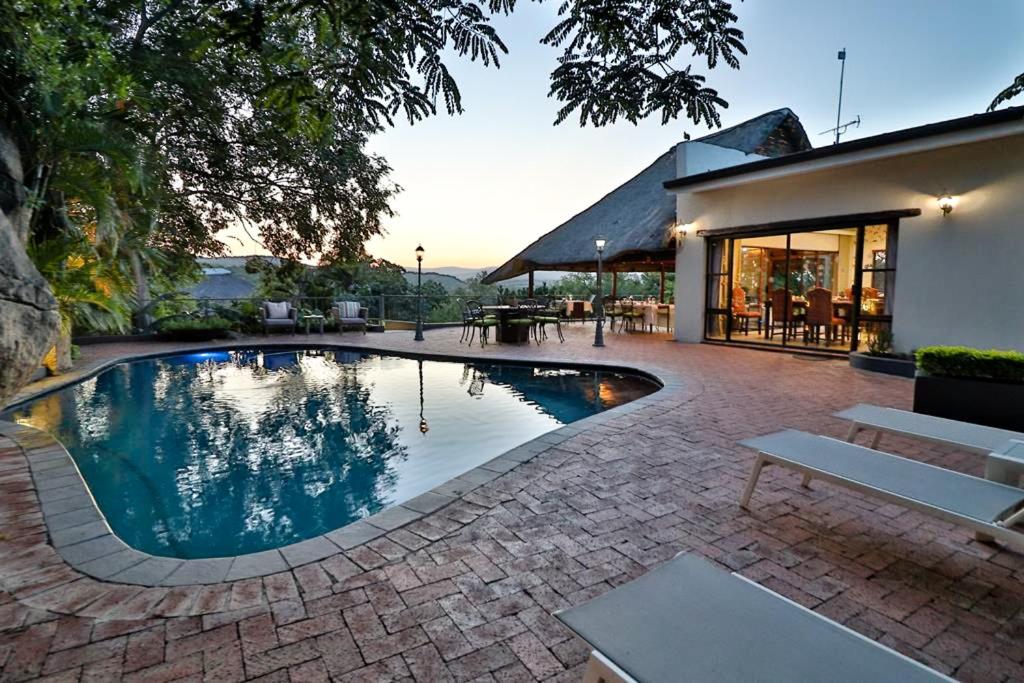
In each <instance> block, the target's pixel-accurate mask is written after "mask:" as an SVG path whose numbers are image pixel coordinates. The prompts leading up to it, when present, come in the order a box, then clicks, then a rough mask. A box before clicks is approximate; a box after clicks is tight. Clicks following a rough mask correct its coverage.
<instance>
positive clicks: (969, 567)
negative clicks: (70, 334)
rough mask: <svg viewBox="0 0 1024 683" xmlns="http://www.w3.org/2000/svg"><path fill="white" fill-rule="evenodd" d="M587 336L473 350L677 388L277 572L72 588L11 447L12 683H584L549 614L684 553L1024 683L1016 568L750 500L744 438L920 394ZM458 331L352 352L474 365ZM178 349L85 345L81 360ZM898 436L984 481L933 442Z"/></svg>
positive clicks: (908, 648) (880, 513)
mask: <svg viewBox="0 0 1024 683" xmlns="http://www.w3.org/2000/svg"><path fill="white" fill-rule="evenodd" d="M591 334H592V328H591V327H587V328H581V327H578V326H577V327H574V328H572V329H570V330H569V333H568V335H567V336H568V340H567V341H566V343H565V344H561V345H560V344H557V343H546V344H545V345H543V346H542V347H539V348H538V347H536V346H530V347H525V346H524V347H521V348H515V347H513V348H508V347H500V346H497V345H494V346H490V347H488V348H486V349H480V348H479V347H475V348H474V349H472V350H470V351H468V353H471V354H473V355H478V356H482V357H490V358H501V357H508V358H544V359H560V360H572V361H586V360H604V361H606V362H616V363H625V364H630V365H633V366H635V367H639V368H642V369H645V370H649V371H651V372H654V373H656V374H659V375H661V376H663V377H671V378H677V379H679V380H681V381H682V388H680V389H673V390H664V391H662V392H659V393H658V394H656V395H655V396H656V398H657V400H655V401H652V402H650V404H649V405H645V406H643V407H641V408H639V409H637V410H635V411H633V412H631V413H629V414H627V415H618V416H616V415H615V413H614V411H613V412H610V413H607V414H606V416H607V419H606V420H604V421H603V424H601V425H599V426H596V427H594V428H592V429H589V430H586V431H583V432H581V433H579V434H577V435H576V436H573V437H572V438H570V439H568V440H566V441H563V442H562V443H560V444H557V445H554V446H552V447H550V448H548V449H547V450H545V451H543V452H542V453H540V455H539V456H538V457H537V458H535V459H534V460H532V461H530V462H527V463H525V464H522V465H520V466H518V467H516V468H515V469H513V470H511V471H509V472H507V473H506V474H504V475H502V476H500V477H498V478H496V479H494V480H493V481H491V482H489V483H487V484H485V485H484V486H482V487H480V488H478V489H476V490H475V491H473V492H471V493H468V494H466V495H465V496H463V497H462V498H461V499H459V500H458V501H457V502H456V503H453V504H451V505H448V506H447V507H445V508H442V509H441V510H438V511H437V512H434V513H432V514H430V515H428V516H427V517H426V518H424V519H423V520H420V521H417V522H414V523H413V524H411V525H407V526H405V527H402V528H399V529H396V530H394V531H392V532H390V533H388V534H387V535H386V536H384V537H381V538H378V539H376V540H373V541H371V542H369V543H367V544H365V545H362V546H358V547H356V548H354V549H351V550H349V551H346V552H344V553H338V554H337V555H334V556H332V557H330V558H328V559H325V560H322V561H319V562H315V563H312V564H307V565H304V566H301V567H299V568H296V569H295V570H293V571H290V572H282V573H280V574H275V575H273V576H268V577H265V578H263V579H250V580H243V581H237V582H234V583H230V584H219V585H214V586H205V587H204V586H184V587H177V588H141V587H138V586H119V585H117V584H111V583H103V582H99V581H96V580H93V579H91V578H89V577H84V576H82V575H80V574H77V573H76V572H74V571H73V570H71V569H70V568H69V567H67V565H65V564H64V563H63V560H61V559H60V557H59V556H58V555H57V554H56V553H55V552H54V551H53V549H52V548H51V547H50V546H49V545H48V544H47V542H46V534H45V529H44V527H43V525H42V518H41V515H40V513H39V508H38V502H37V498H36V493H35V490H34V488H33V485H32V481H31V478H30V477H29V475H28V470H27V467H26V464H25V459H24V456H23V454H22V451H21V449H20V448H18V447H17V446H15V445H14V444H13V443H12V442H11V441H9V440H5V439H2V438H0V491H3V496H2V499H0V523H2V527H0V588H2V590H0V667H2V669H0V680H3V681H8V680H9V681H21V680H29V679H35V678H47V679H49V680H62V681H77V680H82V681H86V680H111V679H117V678H121V677H123V678H124V679H126V680H145V681H161V680H177V679H190V680H201V679H202V680H225V681H227V680H243V679H261V680H272V681H285V680H293V681H314V680H328V679H334V680H343V681H348V680H353V681H356V680H358V681H367V680H372V681H376V680H403V679H405V680H408V679H414V680H421V681H445V680H456V681H471V680H479V681H521V680H525V681H529V680H542V679H543V680H546V679H552V680H566V681H575V680H578V679H579V677H580V675H581V673H582V664H583V662H584V660H585V657H586V655H587V649H586V647H585V646H584V645H583V644H582V643H581V642H579V641H578V640H576V639H575V638H574V637H573V636H572V635H571V634H570V633H569V632H567V631H566V630H565V629H564V628H562V627H561V626H560V625H559V624H558V622H557V621H556V620H555V619H554V618H552V617H551V612H552V611H554V610H558V609H561V608H563V607H566V606H569V605H572V604H576V603H579V602H581V601H584V600H587V599H589V598H591V597H593V596H595V595H598V594H600V593H602V592H604V591H607V590H609V589H610V588H612V587H614V586H616V585H619V584H621V583H623V582H626V581H629V580H630V579H632V578H635V577H637V576H639V575H641V574H642V573H644V572H645V571H647V570H648V569H649V568H651V567H653V566H655V565H657V564H658V563H660V562H664V561H665V560H667V559H669V558H671V557H672V556H673V555H674V554H676V553H677V552H680V551H683V550H689V551H692V552H697V553H700V554H702V555H704V556H706V557H709V558H712V559H714V560H715V561H717V562H719V563H720V564H721V565H722V567H723V570H726V569H728V570H738V571H740V572H741V573H742V574H743V575H745V576H747V577H749V578H751V579H753V580H755V581H758V582H759V583H761V584H763V585H765V586H767V587H768V588H771V589H772V590H775V591H777V592H779V593H781V594H783V595H785V596H787V597H789V598H791V599H793V600H796V601H797V602H799V603H801V604H804V605H806V606H808V607H811V608H813V609H815V610H816V611H818V612H820V613H822V614H824V615H826V616H828V617H829V618H831V619H834V620H836V621H839V622H841V623H844V624H846V625H847V626H849V627H850V628H853V629H855V630H856V631H859V632H860V633H863V634H865V635H867V636H868V637H871V638H875V639H878V640H879V641H880V642H883V643H885V644H887V645H889V646H892V647H894V648H896V649H898V650H900V651H901V652H905V653H907V654H908V655H910V656H912V657H915V658H917V659H919V660H921V661H923V662H925V663H927V664H928V665H930V666H933V667H935V668H936V669H938V670H940V671H942V672H945V673H948V674H952V675H954V676H956V677H957V678H962V679H965V680H985V681H998V680H1021V679H1024V666H1022V662H1024V647H1022V645H1024V614H1022V608H1024V584H1022V583H1021V577H1022V572H1024V557H1022V556H1021V555H1017V554H1014V553H1010V552H1006V551H1002V550H999V549H998V548H995V547H991V546H987V545H982V544H978V543H976V542H974V541H973V540H972V539H971V536H970V534H969V533H967V532H965V531H962V530H960V529H958V528H954V527H951V526H950V525H947V524H944V523H941V522H936V521H934V520H932V519H929V518H926V517H923V516H921V515H918V514H916V513H912V512H908V511H906V510H904V509H902V508H899V507H896V506H892V505H880V504H877V503H876V502H875V501H872V500H868V499H865V498H863V497H861V496H858V495H855V494H851V493H847V492H845V491H841V490H838V489H834V488H832V487H830V486H828V485H825V484H822V483H815V484H814V485H813V488H812V490H811V491H807V490H804V489H801V488H800V486H799V477H798V476H796V475H794V474H792V473H787V472H785V471H772V470H768V471H767V472H766V473H765V475H764V476H763V478H762V484H761V486H760V487H759V489H758V492H757V494H756V496H755V499H754V505H753V508H754V512H753V513H752V514H751V513H745V512H743V511H742V510H740V509H739V507H738V506H737V504H736V501H737V499H738V497H739V493H740V490H741V487H742V483H743V481H744V479H745V477H746V474H747V472H748V469H749V466H750V464H751V462H752V460H753V457H752V454H751V453H749V452H746V451H745V450H743V449H740V448H738V447H737V446H736V445H735V442H736V441H737V440H738V439H741V438H744V437H747V436H752V435H755V434H759V433H764V432H767V431H772V430H775V429H778V428H781V427H795V428H800V429H806V430H809V431H816V432H820V433H826V434H832V435H837V436H839V435H842V433H843V428H844V424H843V423H842V422H840V421H838V420H835V419H834V418H831V417H829V415H830V413H831V412H832V411H834V410H837V409H839V408H843V407H846V406H848V405H851V404H853V403H855V402H858V401H865V402H873V403H879V404H884V405H892V406H898V407H906V406H907V405H908V403H909V401H910V394H911V388H912V384H911V382H910V381H908V380H902V379H896V378H888V377H880V376H874V375H868V374H863V373H859V372H856V371H853V370H851V369H850V368H849V367H848V366H847V365H846V364H845V362H843V361H818V360H807V359H797V358H794V357H791V356H789V355H783V354H775V353H767V352H759V351H747V350H740V349H729V348H722V347H713V346H690V345H680V344H675V343H672V342H669V341H667V340H666V339H665V338H664V337H659V336H647V335H643V336H642V335H635V336H626V335H610V336H609V338H608V347H607V348H605V349H594V348H592V347H591V346H590V344H589V335H591ZM284 339H285V340H286V341H289V340H288V339H286V338H284ZM306 339H307V338H305V337H302V336H298V337H296V338H294V340H295V341H296V342H297V343H301V342H303V341H305V340H306ZM308 340H309V341H312V342H320V341H330V342H336V341H338V338H337V337H334V336H330V335H328V336H327V337H323V338H321V337H320V336H319V335H313V336H311V337H309V338H308ZM457 340H458V332H457V331H453V330H436V331H429V332H428V339H427V341H426V342H424V343H422V344H418V345H417V344H415V343H414V342H413V341H412V335H411V333H407V332H394V333H388V334H385V335H373V334H371V335H366V336H365V337H364V336H362V335H357V334H346V335H345V336H344V337H343V338H342V339H341V341H343V342H344V343H352V344H360V345H363V344H365V345H371V346H374V347H376V348H390V349H396V350H402V349H406V350H408V349H419V350H423V351H431V352H439V353H443V352H450V351H452V350H455V351H456V352H462V353H466V352H467V351H466V349H465V347H460V346H459V344H458V342H457ZM275 341H276V339H275ZM167 348H171V347H169V346H167V345H157V344H146V345H121V344H118V345H114V344H110V345H103V346H94V347H84V348H83V351H84V352H85V353H84V357H83V359H82V361H81V362H80V364H79V370H85V371H87V370H89V369H90V368H93V367H96V366H98V365H99V364H101V363H103V362H106V361H108V360H110V359H112V358H116V357H118V356H120V355H123V354H126V353H145V352H150V351H158V350H164V349H167ZM51 382H52V380H51ZM882 446H883V447H884V448H886V449H888V450H892V451H895V452H899V453H901V454H904V455H907V456H909V457H914V458H918V459H922V460H926V461H928V462H933V463H936V464H940V465H942V466H946V467H950V468H955V469H958V470H961V471H968V472H972V473H979V472H980V469H981V467H980V465H981V463H980V461H979V459H978V458H977V457H976V456H970V455H969V454H964V453H956V452H952V451H949V450H948V449H942V448H939V447H935V446H930V445H928V444H924V443H916V442H909V441H901V440H898V439H896V438H886V439H884V440H883V443H882ZM773 469H774V468H773Z"/></svg>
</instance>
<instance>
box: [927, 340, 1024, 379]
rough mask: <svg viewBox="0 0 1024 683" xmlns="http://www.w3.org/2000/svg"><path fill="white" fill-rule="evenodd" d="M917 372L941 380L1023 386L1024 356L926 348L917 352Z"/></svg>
mask: <svg viewBox="0 0 1024 683" xmlns="http://www.w3.org/2000/svg"><path fill="white" fill-rule="evenodd" d="M916 358H917V367H918V369H920V370H922V371H924V372H926V373H928V374H929V375H935V376H938V377H959V378H964V379H991V380H998V381H1002V382H1019V383H1024V353H1021V352H1020V351H1000V350H996V349H992V350H989V351H983V350H981V349H972V348H969V347H966V346H926V347H923V348H920V349H918V350H917V353H916Z"/></svg>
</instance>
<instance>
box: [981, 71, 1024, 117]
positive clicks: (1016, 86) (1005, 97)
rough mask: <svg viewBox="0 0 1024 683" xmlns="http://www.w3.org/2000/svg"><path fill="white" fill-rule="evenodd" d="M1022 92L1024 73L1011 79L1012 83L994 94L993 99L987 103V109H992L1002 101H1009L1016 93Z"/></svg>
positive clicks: (1023, 91) (1023, 89)
mask: <svg viewBox="0 0 1024 683" xmlns="http://www.w3.org/2000/svg"><path fill="white" fill-rule="evenodd" d="M1021 93H1024V74H1020V75H1019V76H1017V78H1015V79H1013V83H1011V84H1010V85H1008V86H1006V88H1004V89H1003V90H1001V91H1000V92H999V94H998V95H996V96H995V99H993V100H992V102H991V103H990V104H989V105H988V110H989V111H994V110H995V109H996V107H998V106H999V105H1000V104H1002V103H1003V102H1009V101H1010V100H1012V99H1013V98H1014V97H1017V95H1020V94H1021Z"/></svg>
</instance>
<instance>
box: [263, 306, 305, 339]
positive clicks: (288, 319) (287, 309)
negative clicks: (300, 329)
mask: <svg viewBox="0 0 1024 683" xmlns="http://www.w3.org/2000/svg"><path fill="white" fill-rule="evenodd" d="M260 322H262V323H263V334H269V333H270V328H272V327H273V328H277V329H286V330H291V333H292V334H295V326H296V325H298V324H299V311H298V309H297V308H295V307H294V306H292V305H291V304H290V303H288V302H287V301H264V302H263V305H262V306H260Z"/></svg>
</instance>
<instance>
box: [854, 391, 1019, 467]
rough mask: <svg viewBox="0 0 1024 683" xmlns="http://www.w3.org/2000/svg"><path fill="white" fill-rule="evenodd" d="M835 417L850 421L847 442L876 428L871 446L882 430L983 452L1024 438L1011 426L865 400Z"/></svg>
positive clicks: (999, 448) (990, 451) (986, 452)
mask: <svg viewBox="0 0 1024 683" xmlns="http://www.w3.org/2000/svg"><path fill="white" fill-rule="evenodd" d="M835 417H841V418H843V419H844V420H850V422H851V423H852V424H851V425H850V431H849V432H848V433H847V435H846V440H847V441H850V442H852V441H853V440H854V438H855V437H856V436H857V434H858V433H859V432H860V431H862V430H865V429H871V430H874V431H875V438H874V441H872V443H871V447H872V448H876V447H877V446H878V441H879V439H881V437H882V434H883V433H888V434H899V435H900V436H911V437H914V438H916V439H923V440H925V441H931V442H932V443H939V444H943V445H946V446H954V447H955V448H959V449H961V450H965V451H971V452H973V453H979V454H981V455H988V454H989V453H995V452H997V451H999V450H1001V449H1003V448H1005V447H1006V446H1007V444H1009V443H1010V442H1011V441H1014V440H1018V441H1024V434H1022V433H1020V432H1012V431H1010V430H1008V429H996V428H995V427H985V426H984V425H976V424H971V423H970V422H959V421H957V420H947V419H946V418H944V417H934V416H932V415H922V414H921V413H912V412H910V411H907V410H898V409H896V408H883V407H881V406H873V405H869V404H866V403H860V404H857V405H855V406H853V407H852V408H847V409H846V410H842V411H840V412H838V413H835Z"/></svg>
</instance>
